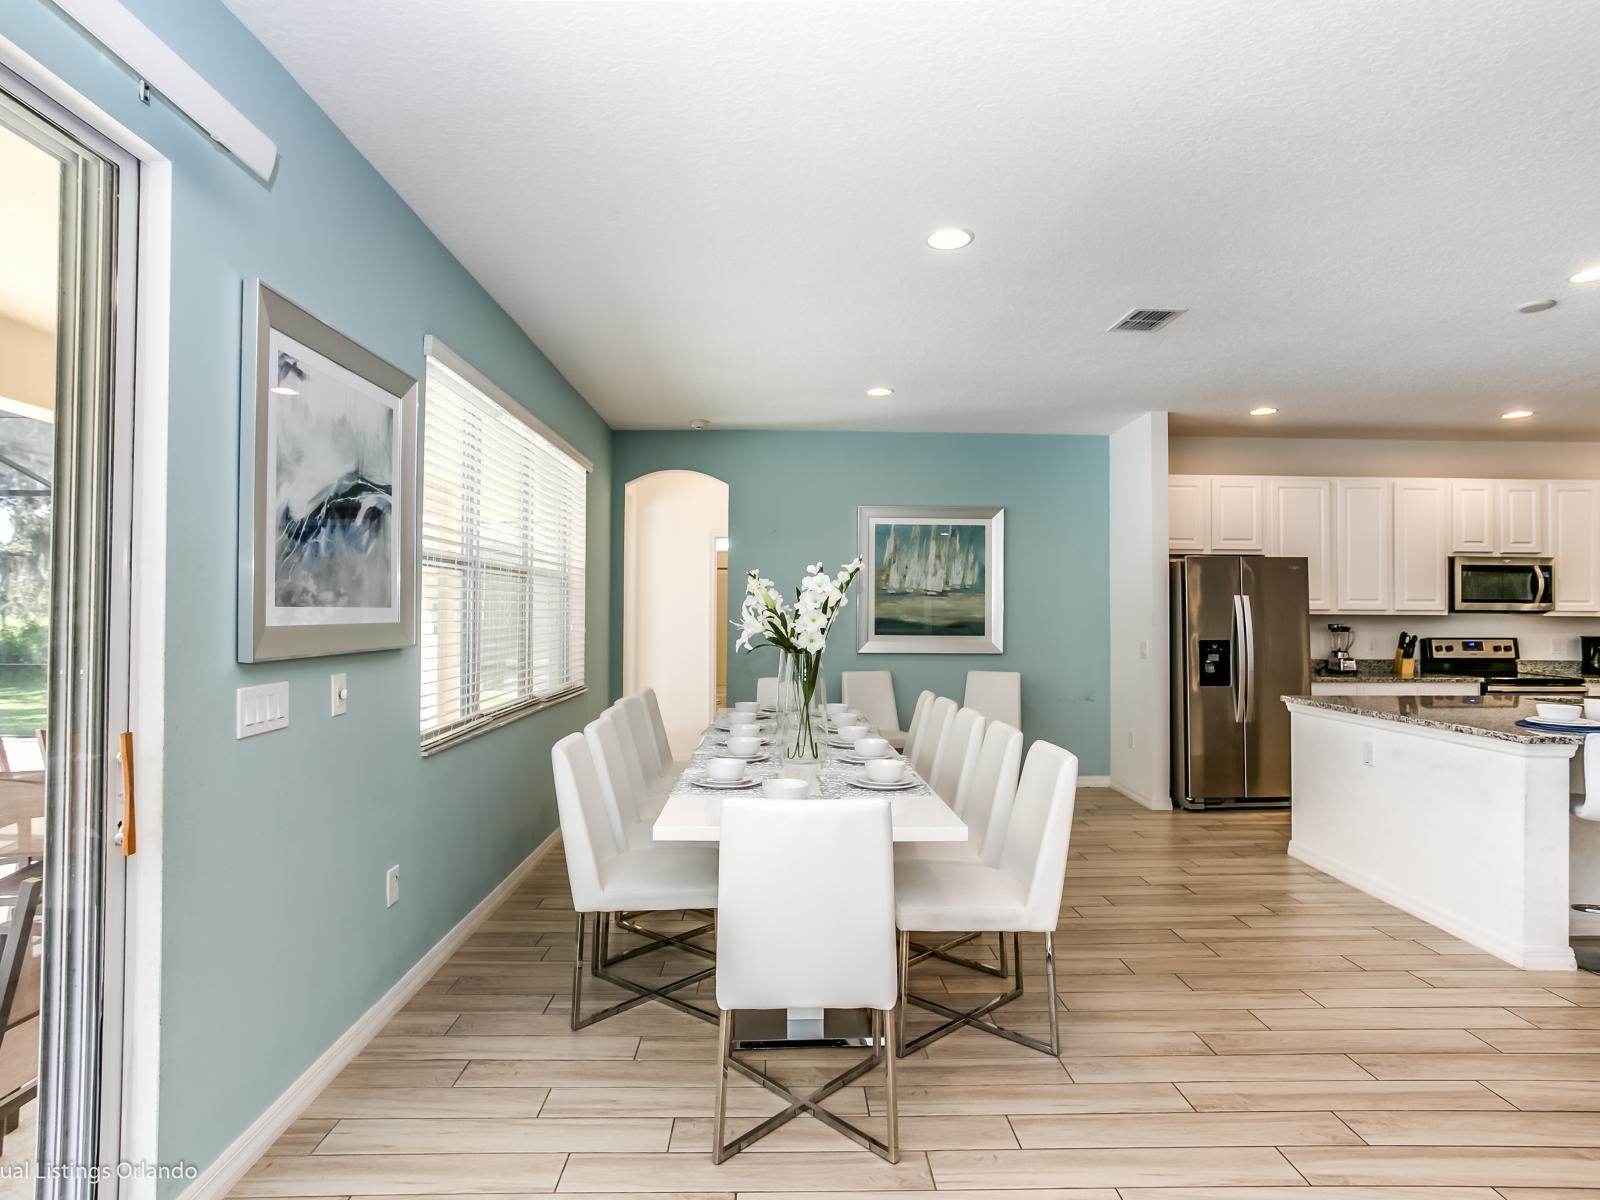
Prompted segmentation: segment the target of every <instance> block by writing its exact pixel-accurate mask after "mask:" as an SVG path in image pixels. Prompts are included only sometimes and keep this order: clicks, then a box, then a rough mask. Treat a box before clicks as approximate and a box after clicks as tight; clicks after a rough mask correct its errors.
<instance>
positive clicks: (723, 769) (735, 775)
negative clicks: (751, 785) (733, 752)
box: [706, 757, 744, 783]
mask: <svg viewBox="0 0 1600 1200" xmlns="http://www.w3.org/2000/svg"><path fill="white" fill-rule="evenodd" d="M706 774H707V775H709V776H711V778H713V779H715V780H716V781H717V782H718V783H737V782H738V781H739V780H741V779H743V778H744V759H742V758H720V757H718V758H713V759H712V760H711V761H710V762H708V763H706Z"/></svg>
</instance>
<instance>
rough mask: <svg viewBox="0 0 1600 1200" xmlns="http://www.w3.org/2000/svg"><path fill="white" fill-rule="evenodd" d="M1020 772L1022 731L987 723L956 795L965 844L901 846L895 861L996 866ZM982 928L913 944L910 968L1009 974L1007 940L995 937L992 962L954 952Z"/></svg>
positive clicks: (897, 848)
mask: <svg viewBox="0 0 1600 1200" xmlns="http://www.w3.org/2000/svg"><path fill="white" fill-rule="evenodd" d="M1021 770H1022V731H1021V730H1020V729H1013V728H1012V727H1011V726H1010V725H1007V724H1006V723H1005V722H1004V721H991V722H989V724H988V725H987V726H986V727H985V728H984V731H983V746H982V747H981V748H980V749H979V751H978V757H977V762H976V763H975V764H974V766H973V769H972V770H971V771H970V772H968V774H967V777H966V778H965V779H964V780H963V781H962V784H961V790H960V791H959V792H958V793H957V795H956V802H955V805H954V808H955V811H956V813H957V815H958V816H960V817H961V819H962V821H964V822H965V823H966V826H967V840H966V841H964V842H899V843H896V845H895V848H894V857H895V862H896V863H899V862H901V861H902V860H908V859H915V858H922V859H943V860H945V861H947V862H972V861H977V862H982V863H984V864H986V865H988V866H991V867H992V866H995V865H996V864H997V863H998V862H999V861H1000V848H1001V846H1003V845H1004V844H1005V833H1006V825H1007V823H1008V822H1009V821H1010V820H1011V806H1012V804H1013V802H1014V801H1015V800H1016V797H1017V776H1018V775H1019V774H1020V773H1021ZM985 932H987V931H986V930H974V931H970V932H967V933H964V934H962V935H961V936H959V937H955V938H951V939H949V940H947V941H941V942H939V943H938V944H937V945H932V946H929V945H926V944H924V943H921V942H918V941H915V940H913V941H912V943H911V965H913V966H915V965H916V964H917V963H919V962H922V961H923V960H924V959H927V958H940V959H943V960H944V961H945V962H949V963H954V964H955V965H957V966H961V967H966V968H967V969H968V970H972V971H981V972H983V973H984V974H985V975H995V976H998V977H1000V978H1001V979H1004V978H1005V977H1006V975H1007V974H1009V968H1008V967H1007V965H1006V938H1005V934H1003V933H1002V934H1000V935H998V937H997V938H996V941H997V942H998V947H997V949H996V954H995V959H996V961H994V962H988V961H985V960H983V959H975V958H969V957H967V956H965V955H959V954H956V953H955V950H956V948H957V947H960V946H964V945H966V944H967V943H968V942H971V941H974V940H975V939H977V938H979V937H981V936H982V935H983V933H985Z"/></svg>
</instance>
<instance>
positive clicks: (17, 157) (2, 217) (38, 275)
mask: <svg viewBox="0 0 1600 1200" xmlns="http://www.w3.org/2000/svg"><path fill="white" fill-rule="evenodd" d="M60 181H61V168H60V165H59V164H58V163H57V162H56V160H55V159H54V158H52V157H51V156H50V155H48V154H46V153H45V152H44V151H43V150H40V149H38V148H37V147H35V146H34V145H32V144H31V143H29V142H26V141H23V139H22V138H20V137H18V136H17V135H16V134H14V133H12V132H11V131H10V130H9V129H0V317H9V318H11V319H12V320H13V321H20V322H22V324H24V325H31V326H33V327H34V328H36V329H43V330H47V331H50V330H54V329H55V327H56V292H57V289H56V270H57V267H56V255H57V227H58V224H59V221H60V214H61V197H60V186H61V182H60Z"/></svg>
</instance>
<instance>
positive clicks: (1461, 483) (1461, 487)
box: [1450, 479, 1500, 554]
mask: <svg viewBox="0 0 1600 1200" xmlns="http://www.w3.org/2000/svg"><path fill="white" fill-rule="evenodd" d="M1498 517H1499V512H1498V509H1497V508H1496V503H1495V488H1494V480H1492V479H1456V480H1452V481H1451V484H1450V553H1451V554H1498V553H1499V552H1500V551H1499V550H1498V549H1496V547H1497V546H1498V545H1499V541H1500V537H1499V524H1500V523H1499V520H1498Z"/></svg>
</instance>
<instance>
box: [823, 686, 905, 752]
mask: <svg viewBox="0 0 1600 1200" xmlns="http://www.w3.org/2000/svg"><path fill="white" fill-rule="evenodd" d="M839 699H841V700H843V701H844V702H845V703H846V704H848V705H849V706H850V707H851V708H853V709H855V710H856V712H858V713H860V714H861V715H862V716H863V717H865V718H866V720H867V724H868V725H871V726H872V727H873V728H875V729H876V730H877V731H878V736H879V737H881V738H883V739H884V740H885V741H887V742H888V743H889V745H891V746H893V747H894V748H895V749H896V750H899V749H900V748H902V747H903V746H904V745H905V744H906V735H905V734H904V733H903V732H902V731H901V729H900V713H899V712H898V711H897V710H896V708H895V704H894V676H893V675H891V674H889V672H888V671H845V672H844V673H843V674H842V675H841V676H840V677H839Z"/></svg>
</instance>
